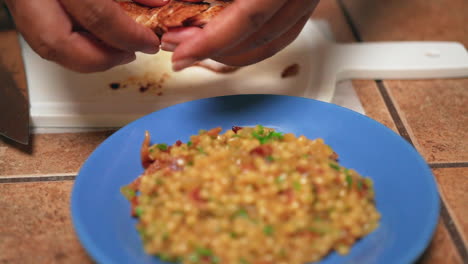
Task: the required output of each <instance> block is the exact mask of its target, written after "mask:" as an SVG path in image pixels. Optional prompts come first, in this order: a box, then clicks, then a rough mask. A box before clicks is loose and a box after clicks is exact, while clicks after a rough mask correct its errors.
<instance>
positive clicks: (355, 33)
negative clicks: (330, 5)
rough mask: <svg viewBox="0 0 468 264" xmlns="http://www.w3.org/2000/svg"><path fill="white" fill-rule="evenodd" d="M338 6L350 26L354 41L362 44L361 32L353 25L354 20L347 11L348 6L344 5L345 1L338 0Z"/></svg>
mask: <svg viewBox="0 0 468 264" xmlns="http://www.w3.org/2000/svg"><path fill="white" fill-rule="evenodd" d="M337 2H338V6H339V7H340V9H341V12H342V13H343V15H344V17H345V20H346V23H347V24H348V26H349V28H350V29H351V33H352V34H353V37H354V39H356V41H357V42H362V38H361V34H359V31H358V30H357V27H356V25H354V23H353V19H352V18H351V14H349V12H348V9H346V6H345V5H344V3H343V0H337Z"/></svg>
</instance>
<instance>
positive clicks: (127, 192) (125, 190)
mask: <svg viewBox="0 0 468 264" xmlns="http://www.w3.org/2000/svg"><path fill="white" fill-rule="evenodd" d="M120 192H121V193H122V195H123V196H125V198H127V199H128V200H131V199H132V198H133V197H135V195H136V193H135V190H133V189H132V188H130V187H128V186H124V187H122V188H120Z"/></svg>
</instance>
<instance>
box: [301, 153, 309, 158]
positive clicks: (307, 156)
mask: <svg viewBox="0 0 468 264" xmlns="http://www.w3.org/2000/svg"><path fill="white" fill-rule="evenodd" d="M302 157H303V158H304V159H308V158H309V157H310V154H304V155H302Z"/></svg>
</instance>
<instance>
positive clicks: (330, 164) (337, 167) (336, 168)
mask: <svg viewBox="0 0 468 264" xmlns="http://www.w3.org/2000/svg"><path fill="white" fill-rule="evenodd" d="M328 165H329V166H330V168H332V169H334V170H336V171H340V166H339V165H337V164H335V163H328Z"/></svg>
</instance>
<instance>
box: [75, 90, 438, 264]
mask: <svg viewBox="0 0 468 264" xmlns="http://www.w3.org/2000/svg"><path fill="white" fill-rule="evenodd" d="M256 124H262V125H264V126H267V127H273V128H276V129H278V130H279V131H282V132H292V133H295V134H296V135H301V134H302V135H305V136H306V137H308V138H311V139H313V138H323V139H324V140H325V142H326V143H327V144H329V145H331V147H332V148H333V149H334V150H335V151H336V152H337V153H338V154H339V156H340V162H341V163H342V164H343V166H346V167H349V168H354V169H356V170H357V171H358V172H359V173H361V174H362V175H365V176H369V177H371V178H372V179H373V181H374V183H375V193H376V202H377V208H378V210H379V211H380V212H381V214H382V219H381V224H380V227H379V228H378V229H377V230H376V231H374V232H373V233H371V234H370V235H368V236H366V237H365V238H364V239H362V240H360V241H359V242H358V243H357V244H356V245H355V246H354V247H353V248H352V250H351V252H350V254H349V255H346V256H340V255H338V254H336V253H332V254H330V255H329V256H328V257H326V258H325V259H323V260H322V261H321V262H320V263H321V264H331V263H379V264H384V263H391V264H394V263H399V264H401V263H411V262H413V261H415V260H416V259H417V258H418V256H419V255H420V254H421V253H422V252H423V250H424V249H425V247H426V246H427V245H428V243H429V241H430V240H431V237H432V234H433V231H434V228H435V226H436V223H437V220H438V215H439V196H438V192H437V187H436V183H435V181H434V177H433V175H432V173H431V171H430V169H429V167H428V166H427V164H426V163H425V161H424V160H423V159H422V158H421V156H420V155H419V154H418V153H417V151H416V150H415V149H414V148H413V147H412V146H411V145H410V144H408V143H407V142H406V141H405V140H403V139H402V138H401V137H400V136H398V135H397V134H395V133H394V132H393V131H391V130H390V129H388V128H386V127H385V126H383V125H381V124H379V123H378V122H376V121H374V120H372V119H370V118H367V117H366V116H363V115H360V114H358V113H355V112H353V111H350V110H347V109H345V108H342V107H339V106H336V105H333V104H327V103H323V102H319V101H315V100H311V99H305V98H299V97H290V96H278V95H239V96H225V97H216V98H209V99H202V100H197V101H192V102H188V103H183V104H179V105H175V106H172V107H169V108H166V109H163V110H161V111H158V112H155V113H152V114H150V115H147V116H145V117H143V118H140V119H138V120H137V121H135V122H133V123H131V124H129V125H127V126H126V127H124V128H122V129H120V130H119V131H117V132H116V133H114V134H113V135H112V136H110V137H109V138H108V139H107V140H106V141H104V143H102V144H101V145H100V146H99V147H98V148H97V149H96V150H95V151H94V152H93V154H92V155H91V156H90V157H89V159H88V160H87V161H86V163H85V164H84V165H83V167H82V168H81V170H80V173H79V175H78V177H77V179H76V182H75V185H74V188H73V193H72V202H71V209H72V217H73V224H74V225H75V229H76V232H77V233H78V236H79V238H80V240H81V243H82V244H83V245H84V247H85V248H86V250H87V251H88V252H89V254H90V255H91V256H92V257H93V258H94V259H95V260H96V261H97V262H99V263H105V264H111V263H154V264H156V263H159V264H161V263H165V262H162V261H160V260H159V259H157V258H156V257H152V256H148V255H146V254H145V253H144V251H143V248H142V243H141V241H140V239H139V237H138V234H137V231H136V230H135V227H134V224H135V220H134V219H132V218H131V217H130V206H129V203H128V201H126V200H125V199H124V197H123V196H122V195H121V194H120V192H119V189H120V187H121V186H123V185H126V184H128V183H130V182H131V181H132V180H133V179H135V178H136V177H137V176H138V175H139V174H140V173H142V172H143V168H142V167H141V165H140V153H139V151H140V146H141V143H142V140H143V136H144V131H145V130H149V131H150V132H151V135H152V141H153V143H155V142H166V143H171V144H172V143H173V142H175V141H176V140H178V139H180V140H182V141H187V140H188V139H189V136H190V135H192V134H196V133H198V130H200V129H209V128H213V127H217V126H221V127H222V128H223V129H230V128H231V126H233V125H239V126H254V125H256Z"/></svg>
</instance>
